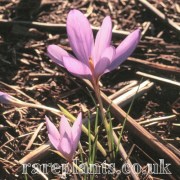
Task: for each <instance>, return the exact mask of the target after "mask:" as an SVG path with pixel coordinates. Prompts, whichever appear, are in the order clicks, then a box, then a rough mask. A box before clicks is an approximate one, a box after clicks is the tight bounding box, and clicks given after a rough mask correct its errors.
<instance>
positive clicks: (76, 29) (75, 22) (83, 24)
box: [67, 10, 94, 64]
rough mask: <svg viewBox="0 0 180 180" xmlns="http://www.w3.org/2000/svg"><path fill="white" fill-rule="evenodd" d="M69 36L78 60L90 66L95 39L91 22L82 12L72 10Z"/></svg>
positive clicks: (68, 22)
mask: <svg viewBox="0 0 180 180" xmlns="http://www.w3.org/2000/svg"><path fill="white" fill-rule="evenodd" d="M67 34H68V39H69V42H70V45H71V48H72V50H73V52H74V53H75V55H76V57H77V59H78V60H80V61H82V62H84V63H85V64H88V61H89V58H90V56H91V52H92V48H93V46H94V39H93V33H92V29H91V27H90V24H89V21H88V20H87V18H86V17H85V16H84V15H83V14H82V13H81V12H80V11H78V10H71V11H70V12H69V14H68V17H67Z"/></svg>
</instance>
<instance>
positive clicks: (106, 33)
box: [93, 16, 112, 64]
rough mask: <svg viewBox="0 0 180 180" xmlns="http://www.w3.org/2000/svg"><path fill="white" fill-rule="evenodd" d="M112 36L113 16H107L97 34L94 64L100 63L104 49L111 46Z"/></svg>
mask: <svg viewBox="0 0 180 180" xmlns="http://www.w3.org/2000/svg"><path fill="white" fill-rule="evenodd" d="M111 38H112V22H111V18H110V17H109V16H107V17H105V18H104V20H103V23H102V25H101V28H100V29H99V31H98V33H97V35H96V40H95V46H94V49H93V60H94V64H96V63H98V61H99V59H100V58H101V55H102V53H103V51H104V50H105V49H106V48H107V47H109V46H110V43H111Z"/></svg>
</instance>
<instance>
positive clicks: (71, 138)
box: [45, 113, 82, 162]
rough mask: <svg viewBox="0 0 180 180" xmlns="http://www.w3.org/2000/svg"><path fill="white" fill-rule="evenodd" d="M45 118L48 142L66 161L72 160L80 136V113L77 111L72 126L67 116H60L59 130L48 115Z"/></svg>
mask: <svg viewBox="0 0 180 180" xmlns="http://www.w3.org/2000/svg"><path fill="white" fill-rule="evenodd" d="M45 119H46V125H47V130H48V137H49V140H50V142H51V143H52V145H53V146H54V147H55V148H56V149H57V150H58V151H59V152H60V153H61V154H62V155H63V156H64V158H65V159H66V160H67V161H68V162H72V159H73V156H74V154H75V151H76V149H77V146H78V142H79V140H80V136H81V126H82V114H81V113H79V115H78V117H77V119H76V120H75V122H74V124H73V126H72V127H71V126H70V124H69V122H68V120H67V118H66V117H65V116H62V117H61V122H60V127H59V131H58V130H57V128H56V127H55V125H54V124H53V123H52V122H51V121H50V120H49V118H48V117H45Z"/></svg>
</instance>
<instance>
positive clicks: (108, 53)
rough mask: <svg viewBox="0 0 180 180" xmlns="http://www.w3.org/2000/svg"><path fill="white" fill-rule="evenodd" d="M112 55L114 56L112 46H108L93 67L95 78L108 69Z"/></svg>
mask: <svg viewBox="0 0 180 180" xmlns="http://www.w3.org/2000/svg"><path fill="white" fill-rule="evenodd" d="M114 55H115V48H114V47H113V46H110V47H108V48H106V49H105V50H104V52H103V54H102V56H101V58H100V60H99V61H98V62H97V64H96V66H95V75H96V77H98V76H100V75H102V74H104V72H105V70H106V69H107V68H108V67H109V65H110V63H111V61H112V58H113V57H114Z"/></svg>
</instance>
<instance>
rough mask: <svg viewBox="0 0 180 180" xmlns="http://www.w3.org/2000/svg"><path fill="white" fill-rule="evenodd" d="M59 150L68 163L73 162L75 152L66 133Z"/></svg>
mask: <svg viewBox="0 0 180 180" xmlns="http://www.w3.org/2000/svg"><path fill="white" fill-rule="evenodd" d="M58 150H59V151H60V152H61V154H62V155H63V156H64V157H65V158H66V159H67V160H68V161H72V158H73V155H74V153H75V151H74V149H73V147H72V141H71V139H70V137H69V136H68V134H67V133H66V132H65V133H64V135H63V137H62V138H61V140H60V142H59V145H58Z"/></svg>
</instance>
